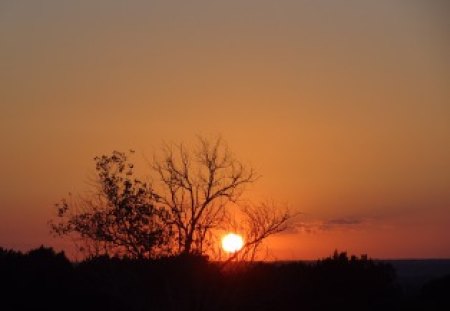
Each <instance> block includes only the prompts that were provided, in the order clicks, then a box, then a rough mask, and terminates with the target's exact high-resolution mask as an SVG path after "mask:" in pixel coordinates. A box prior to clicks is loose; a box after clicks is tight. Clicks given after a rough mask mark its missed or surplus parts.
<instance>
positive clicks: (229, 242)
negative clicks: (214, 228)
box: [222, 233, 244, 253]
mask: <svg viewBox="0 0 450 311" xmlns="http://www.w3.org/2000/svg"><path fill="white" fill-rule="evenodd" d="M243 246H244V240H243V239H242V236H240V235H239V234H236V233H228V234H227V235H225V236H224V237H223V238H222V248H223V249H224V251H226V252H227V253H235V252H237V251H239V250H241V249H242V247H243Z"/></svg>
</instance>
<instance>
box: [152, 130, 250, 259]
mask: <svg viewBox="0 0 450 311" xmlns="http://www.w3.org/2000/svg"><path fill="white" fill-rule="evenodd" d="M152 167H153V169H154V170H155V171H156V172H157V174H158V176H159V181H160V184H161V185H162V187H161V189H160V191H161V192H159V194H158V195H157V200H158V203H160V204H162V205H163V206H164V207H165V208H166V209H167V210H168V211H169V214H170V216H171V218H170V220H171V223H170V224H171V225H173V226H174V228H175V232H176V234H177V247H178V251H179V252H180V253H200V254H201V253H203V252H204V250H205V248H206V247H208V246H209V245H208V242H209V240H208V239H209V238H210V237H211V236H210V233H211V230H212V229H215V228H218V227H220V226H222V225H223V223H224V221H225V220H226V219H227V217H226V216H227V212H228V207H229V203H230V202H236V201H237V200H238V199H239V197H240V196H241V194H242V193H243V191H244V189H245V186H246V185H247V184H250V183H252V182H254V181H255V180H256V179H257V175H256V173H255V171H254V170H253V169H252V168H247V167H245V166H244V165H243V164H242V163H241V162H239V161H238V160H236V159H235V158H234V157H233V156H232V154H231V153H230V151H229V150H228V148H227V146H226V145H225V143H224V142H223V141H222V140H221V139H220V138H219V139H217V140H216V141H214V142H209V141H208V140H206V139H204V138H199V140H198V145H197V148H196V149H194V150H193V151H189V150H187V149H186V148H184V146H183V145H174V144H172V145H169V146H166V147H165V148H164V150H163V157H162V158H160V159H155V160H154V163H153V165H152Z"/></svg>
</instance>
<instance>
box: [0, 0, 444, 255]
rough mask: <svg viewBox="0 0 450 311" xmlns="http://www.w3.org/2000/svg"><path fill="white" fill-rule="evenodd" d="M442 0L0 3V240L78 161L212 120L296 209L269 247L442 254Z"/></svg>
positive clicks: (33, 220) (28, 225)
mask: <svg viewBox="0 0 450 311" xmlns="http://www.w3.org/2000/svg"><path fill="white" fill-rule="evenodd" d="M449 13H450V6H449V5H448V2H447V1H445V0H436V1H419V0H399V1H390V0H389V1H388V0H382V1H360V0H348V1H320V0H317V1H306V0H305V1H288V0H278V1H268V0H266V1H264V0H259V1H256V0H254V1H245V0H240V1H237V0H229V1H206V0H205V1H181V0H180V1H167V0H166V1H126V2H125V1H106V0H103V1H73V2H70V3H69V2H63V1H57V0H47V1H31V0H30V1H2V2H1V3H0V146H1V152H0V171H1V177H0V245H2V246H5V247H12V248H18V249H28V248H30V247H36V246H38V245H39V244H41V243H45V244H52V243H53V244H52V245H55V246H58V245H60V244H58V243H60V242H57V241H53V240H51V239H50V237H49V235H48V228H47V226H46V222H47V220H48V219H49V218H50V217H51V215H52V213H53V204H54V203H55V202H57V201H58V200H59V199H60V198H61V197H63V196H65V195H66V194H67V193H68V192H69V191H70V192H75V193H76V192H82V191H84V190H85V189H87V184H86V182H87V179H88V177H89V175H90V174H91V173H92V172H93V169H94V166H93V164H94V163H93V161H92V158H93V157H94V156H95V155H99V154H104V153H108V152H110V151H112V150H113V149H118V150H127V149H129V148H134V149H136V150H137V152H138V155H141V154H147V155H150V154H151V153H152V151H153V150H154V149H155V148H157V147H158V146H160V144H161V142H162V141H163V140H169V141H187V140H192V139H193V138H194V137H195V135H196V134H205V135H215V134H218V133H220V134H221V135H222V136H223V137H224V138H225V139H226V140H227V141H228V144H229V145H230V147H231V148H232V150H233V151H234V153H235V154H236V155H237V156H238V157H239V158H241V159H243V160H244V161H246V162H248V163H252V164H253V166H255V167H256V168H257V169H258V171H259V172H260V173H261V174H262V175H263V178H262V179H261V180H260V181H258V183H257V184H255V186H254V188H252V190H251V191H252V192H251V195H252V196H254V197H261V198H269V199H274V200H276V201H279V202H287V203H288V204H289V205H290V206H291V207H293V208H295V209H297V210H299V211H301V212H303V213H305V215H304V216H303V217H301V218H300V219H299V220H298V227H297V228H296V229H295V230H292V231H291V232H289V233H285V234H283V235H280V236H278V237H276V238H273V239H272V240H271V241H270V243H269V244H270V246H271V248H272V253H273V255H274V256H275V257H276V258H278V259H287V258H290V259H291V258H305V259H306V258H317V257H321V256H326V255H329V254H331V253H332V251H333V250H334V249H335V248H339V249H342V250H344V249H345V250H349V251H350V252H354V253H356V254H360V253H367V254H369V256H372V257H383V258H400V257H401V258H405V257H450V229H449V228H450V160H449V159H450V39H449V38H450V23H449V21H448V16H449Z"/></svg>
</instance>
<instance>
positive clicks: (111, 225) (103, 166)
mask: <svg viewBox="0 0 450 311" xmlns="http://www.w3.org/2000/svg"><path fill="white" fill-rule="evenodd" d="M95 162H96V171H97V178H98V179H97V181H96V184H95V189H94V194H93V195H92V196H89V197H79V198H78V199H76V200H74V199H72V200H70V201H69V200H66V199H63V200H62V201H61V202H60V203H59V204H57V205H56V207H57V220H56V221H52V222H51V223H50V227H51V231H52V232H53V233H54V234H56V235H59V236H63V235H73V234H75V235H77V236H78V237H79V239H80V240H82V241H89V242H91V243H89V244H88V246H90V247H91V248H92V249H93V250H95V253H96V254H102V253H103V254H108V255H122V256H127V257H132V258H151V257H155V256H158V255H161V254H164V253H165V251H166V249H165V248H166V245H167V241H168V240H169V239H170V235H171V231H170V227H167V226H166V225H165V224H166V219H167V217H168V214H167V212H166V211H165V210H164V209H162V208H158V207H157V206H156V205H155V204H154V202H155V200H154V194H153V191H152V189H151V188H150V187H149V186H148V184H147V183H145V182H142V181H140V180H139V179H136V178H134V177H133V164H132V163H130V162H129V161H128V158H127V155H126V154H125V153H122V152H117V151H114V152H113V153H112V155H110V156H105V155H104V156H101V157H96V158H95Z"/></svg>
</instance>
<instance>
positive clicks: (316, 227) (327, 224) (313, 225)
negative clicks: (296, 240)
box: [284, 217, 368, 234]
mask: <svg viewBox="0 0 450 311" xmlns="http://www.w3.org/2000/svg"><path fill="white" fill-rule="evenodd" d="M367 222H368V219H364V218H356V217H348V218H345V217H344V218H332V219H325V220H323V219H303V220H299V219H297V220H296V221H295V222H292V223H291V224H290V226H289V228H288V230H286V231H285V232H284V233H285V234H296V233H309V234H311V233H317V232H320V231H330V230H342V229H344V230H345V229H352V230H355V229H359V227H360V226H361V225H363V224H366V223H367Z"/></svg>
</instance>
